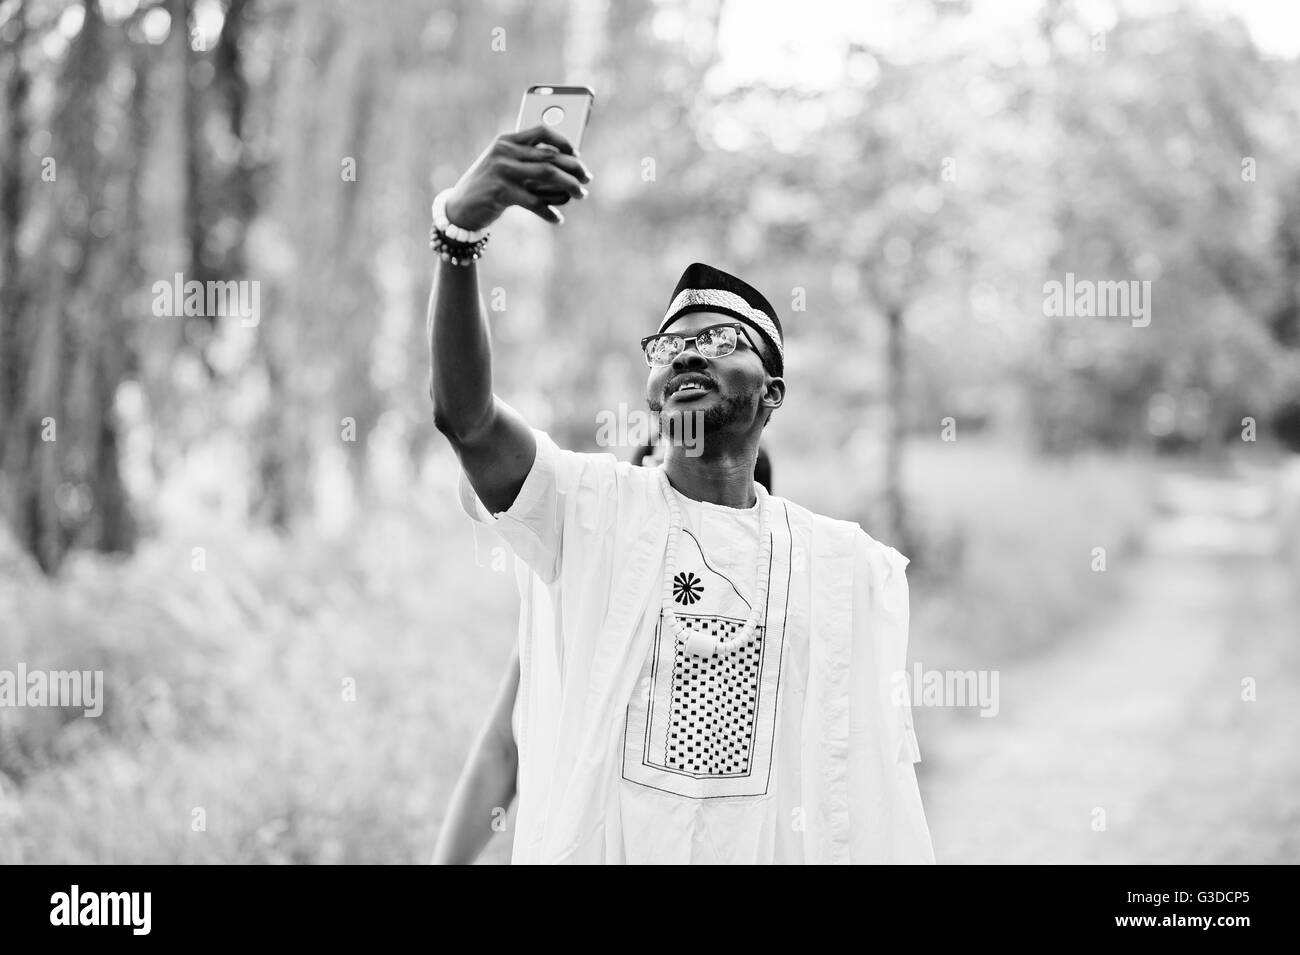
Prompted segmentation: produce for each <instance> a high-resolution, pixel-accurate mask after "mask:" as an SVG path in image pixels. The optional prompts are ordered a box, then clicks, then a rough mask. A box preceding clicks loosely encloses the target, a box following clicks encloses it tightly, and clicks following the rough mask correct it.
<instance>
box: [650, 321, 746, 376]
mask: <svg viewBox="0 0 1300 955" xmlns="http://www.w3.org/2000/svg"><path fill="white" fill-rule="evenodd" d="M741 335H744V336H745V341H746V342H748V343H749V347H750V349H751V350H753V351H758V349H757V348H754V340H753V339H752V338H750V337H749V332H747V331H745V326H744V325H742V324H741V323H740V322H723V323H721V324H718V325H710V326H709V327H708V328H701V329H700V330H699V331H698V332H696V333H695V334H694V335H674V334H672V333H666V334H662V335H647V336H646V337H645V338H643V339H641V351H642V352H643V353H644V354H645V363H646V364H647V365H649V366H650V367H651V368H661V367H663V366H664V365H668V364H671V363H672V361H673V359H674V358H676V357H677V356H678V355H680V354H681V353H682V352H684V351H685V350H686V345H687V343H688V342H694V343H695V350H696V351H698V352H699V353H700V354H701V355H703V356H704V357H705V358H723V357H725V356H727V355H730V354H731V353H732V352H734V351H735V350H736V345H737V343H739V341H740V336H741Z"/></svg>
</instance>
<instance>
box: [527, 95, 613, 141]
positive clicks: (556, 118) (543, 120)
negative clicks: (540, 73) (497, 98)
mask: <svg viewBox="0 0 1300 955" xmlns="http://www.w3.org/2000/svg"><path fill="white" fill-rule="evenodd" d="M595 101H596V94H595V93H594V92H592V89H591V87H590V86H530V87H528V89H527V90H526V91H525V92H524V101H523V102H522V103H521V104H520V106H519V121H518V122H517V123H515V132H519V131H520V130H521V129H529V128H531V127H533V126H550V127H552V128H554V129H555V130H556V131H557V132H560V133H562V134H563V135H564V136H565V138H566V139H568V140H569V142H571V143H573V151H574V152H578V151H579V150H580V149H581V148H582V134H583V133H584V132H586V130H587V120H588V119H590V118H591V106H592V104H593V103H594V102H595Z"/></svg>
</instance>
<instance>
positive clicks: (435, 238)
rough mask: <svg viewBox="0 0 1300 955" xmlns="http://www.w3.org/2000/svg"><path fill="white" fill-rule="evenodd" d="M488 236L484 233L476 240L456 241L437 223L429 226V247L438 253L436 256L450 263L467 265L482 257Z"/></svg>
mask: <svg viewBox="0 0 1300 955" xmlns="http://www.w3.org/2000/svg"><path fill="white" fill-rule="evenodd" d="M488 238H489V237H488V236H486V235H485V236H483V238H481V239H479V240H478V241H477V242H458V241H456V240H455V239H453V238H451V237H450V236H448V235H447V233H445V232H443V231H442V230H441V229H439V228H438V226H437V225H433V226H430V227H429V248H430V249H432V250H433V251H434V252H437V253H438V258H440V259H442V260H443V261H444V262H448V263H450V264H452V265H469V264H470V263H472V262H475V261H477V260H478V259H480V258H482V257H483V248H484V246H486V245H487V243H488Z"/></svg>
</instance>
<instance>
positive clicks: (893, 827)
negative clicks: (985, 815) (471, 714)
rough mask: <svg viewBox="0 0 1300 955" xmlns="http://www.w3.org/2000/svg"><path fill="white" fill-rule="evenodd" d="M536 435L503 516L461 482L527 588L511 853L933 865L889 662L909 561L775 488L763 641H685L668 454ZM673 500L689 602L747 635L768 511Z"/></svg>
mask: <svg viewBox="0 0 1300 955" xmlns="http://www.w3.org/2000/svg"><path fill="white" fill-rule="evenodd" d="M533 434H534V436H535V437H536V440H537V457H536V460H535V461H534V463H533V467H532V470H531V471H530V472H529V474H528V477H527V478H526V480H525V481H524V484H523V487H522V488H521V489H520V492H519V495H518V497H517V498H516V499H515V502H514V504H513V505H512V506H511V507H510V508H509V510H507V511H503V512H501V513H500V514H498V515H495V516H493V515H491V514H489V513H488V512H487V510H486V508H484V506H483V504H482V503H481V502H480V501H479V500H478V498H477V497H476V496H475V494H474V492H473V490H472V488H471V487H470V485H469V483H468V481H467V480H466V478H465V476H464V475H463V474H462V475H461V479H460V500H461V504H462V506H463V507H464V509H465V511H466V512H467V513H468V514H469V515H470V516H471V517H472V518H473V519H474V520H475V521H477V522H479V526H480V527H483V528H491V529H492V530H493V531H495V532H496V533H497V534H499V535H500V537H501V538H502V539H503V540H504V541H505V542H506V544H507V545H508V546H509V547H510V548H511V549H512V551H513V552H514V554H515V556H516V565H515V571H516V575H515V576H516V582H517V583H518V586H519V592H520V596H521V598H522V606H521V610H520V625H519V667H520V682H519V696H518V700H517V704H516V712H515V725H516V735H517V741H518V745H519V787H518V791H519V807H518V814H517V817H516V832H515V841H514V855H513V861H514V862H515V863H559V862H568V863H847V862H854V863H862V862H899V863H932V862H933V861H934V851H933V849H932V847H931V843H930V834H929V829H928V827H927V825H926V821H925V815H924V812H923V810H922V807H921V798H920V793H919V791H918V788H917V783H916V773H915V770H914V767H913V763H914V762H916V761H918V760H919V759H920V752H919V749H918V747H917V744H916V737H915V734H914V732H913V729H912V719H911V707H910V704H909V702H908V701H907V699H906V695H905V692H903V691H901V687H903V686H904V685H905V683H904V682H903V681H900V680H897V679H894V678H892V677H893V675H894V674H897V673H902V672H904V671H905V657H906V652H907V635H908V589H907V578H906V574H905V568H906V567H907V564H908V559H907V558H906V557H904V556H902V555H901V554H900V553H898V551H896V550H894V549H893V548H892V547H888V546H886V545H884V544H881V543H879V542H878V541H876V540H874V539H872V538H871V537H870V536H868V535H867V534H866V533H865V532H864V531H863V530H862V529H861V528H860V527H859V526H858V525H857V524H853V523H849V522H847V521H838V520H833V519H831V518H827V517H823V516H821V515H817V514H813V513H812V512H810V511H808V510H806V509H805V508H802V507H800V506H799V505H797V504H794V503H792V502H790V501H786V500H784V499H782V498H780V497H775V496H772V497H768V498H767V500H768V501H769V505H770V525H771V534H772V544H773V546H772V560H771V565H770V567H769V568H767V574H768V594H767V603H766V607H765V608H764V612H763V615H762V617H761V619H760V627H759V629H758V632H757V636H756V638H755V639H754V640H753V641H752V642H751V644H750V645H749V646H748V647H745V648H742V649H740V650H733V651H731V652H730V653H727V654H723V655H721V656H719V657H714V658H708V659H705V658H700V657H696V656H690V655H685V654H684V653H683V650H682V646H681V644H680V642H679V641H677V640H676V639H675V638H674V637H673V636H672V634H671V631H670V630H669V629H667V628H664V627H662V626H661V623H662V611H661V604H662V600H663V596H662V593H661V591H662V588H663V582H664V560H665V550H666V545H667V540H668V527H669V520H668V508H667V505H666V503H665V501H664V499H663V496H662V490H661V485H660V481H661V476H660V470H661V469H659V468H653V469H652V468H641V467H637V466H634V465H632V464H630V463H627V462H620V461H618V460H616V459H615V457H614V456H613V455H612V454H584V453H577V452H573V451H566V450H562V449H560V448H559V447H557V446H556V445H555V443H554V442H553V441H552V440H551V439H550V437H549V436H548V435H547V434H546V433H545V432H542V431H537V430H534V432H533ZM755 488H756V491H757V493H758V494H760V495H764V496H765V492H764V491H763V489H762V488H761V486H759V485H757V484H756V485H755ZM673 493H674V494H675V493H676V492H673ZM677 499H678V501H679V504H680V505H681V507H682V511H683V522H684V527H683V535H682V542H681V546H680V549H679V554H678V566H677V567H675V568H674V587H673V593H674V597H673V599H674V600H675V603H674V609H675V610H676V612H677V615H678V618H679V619H680V620H681V621H682V622H683V623H684V624H685V625H686V626H687V627H689V628H701V627H708V628H711V629H713V630H715V631H721V632H723V633H724V635H725V634H726V633H734V632H736V631H737V630H738V629H739V627H740V626H741V625H742V624H743V622H744V619H745V618H746V617H747V616H748V614H749V610H750V607H751V606H752V604H751V603H750V601H751V600H753V599H754V598H755V596H756V594H757V593H758V587H757V581H756V579H755V574H756V569H757V568H756V563H757V558H758V553H759V546H758V527H759V522H758V505H755V506H754V507H752V508H749V509H737V508H727V507H722V506H719V505H714V504H709V503H707V502H699V501H692V500H690V499H688V498H685V497H683V496H681V495H677Z"/></svg>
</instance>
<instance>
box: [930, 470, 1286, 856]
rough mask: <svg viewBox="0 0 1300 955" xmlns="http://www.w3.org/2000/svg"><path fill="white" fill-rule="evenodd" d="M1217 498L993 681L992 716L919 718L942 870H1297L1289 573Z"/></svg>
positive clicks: (1169, 530) (1158, 537)
mask: <svg viewBox="0 0 1300 955" xmlns="http://www.w3.org/2000/svg"><path fill="white" fill-rule="evenodd" d="M1238 490H1239V491H1240V493H1241V494H1247V493H1249V491H1248V490H1247V489H1245V488H1244V486H1243V487H1241V488H1239V489H1238ZM1217 491H1218V496H1217V497H1215V498H1214V500H1215V501H1216V502H1217V503H1215V504H1213V505H1207V504H1206V503H1205V499H1201V498H1196V496H1195V495H1193V500H1192V501H1191V503H1190V505H1188V504H1187V502H1186V501H1184V502H1183V503H1182V505H1180V507H1181V509H1182V510H1181V513H1174V514H1171V515H1169V516H1167V517H1166V518H1165V519H1163V520H1162V521H1161V522H1159V523H1158V524H1157V525H1156V526H1155V527H1153V528H1152V530H1151V534H1150V536H1149V543H1150V545H1151V547H1150V549H1149V553H1148V556H1146V557H1145V558H1143V559H1142V561H1141V562H1140V563H1137V564H1134V565H1130V566H1128V567H1125V568H1117V567H1114V566H1112V568H1111V570H1110V572H1112V573H1123V574H1124V575H1125V581H1126V583H1125V587H1124V595H1123V597H1122V599H1121V600H1119V601H1118V602H1117V603H1116V604H1115V606H1114V607H1113V608H1112V609H1110V610H1109V611H1108V612H1106V613H1104V614H1102V615H1100V616H1099V617H1098V618H1097V620H1096V621H1095V622H1094V623H1093V624H1092V625H1090V626H1089V627H1088V628H1087V629H1086V630H1083V631H1081V632H1078V633H1075V634H1072V635H1071V636H1070V637H1069V638H1068V639H1067V640H1066V641H1064V643H1063V645H1062V647H1061V648H1060V649H1059V650H1057V651H1055V652H1053V653H1052V654H1050V655H1047V656H1044V657H1039V658H1036V659H1032V660H1027V661H1024V662H1023V663H1021V664H1017V665H1016V666H1015V667H1014V668H1012V669H1004V670H1003V671H1002V672H1001V675H1000V680H1001V686H1000V691H1001V693H1000V696H1001V712H1000V714H999V715H998V716H997V717H996V718H992V719H980V718H978V717H977V716H975V715H974V714H973V713H962V714H960V718H957V714H944V716H945V717H948V718H946V719H945V720H943V721H942V722H938V721H935V720H928V721H925V722H923V719H922V718H923V717H929V716H932V714H929V713H924V714H918V730H919V731H921V732H922V733H923V739H924V738H925V737H928V745H927V746H926V748H925V755H926V762H927V764H929V765H928V766H927V767H926V769H925V771H924V774H923V776H922V781H921V785H922V792H923V795H924V797H925V801H926V807H927V814H928V816H929V819H930V824H931V830H932V833H933V836H934V842H935V851H936V855H937V857H938V859H939V861H940V862H941V863H976V862H1007V863H1014V862H1030V863H1056V862H1059V863H1075V862H1082V863H1172V862H1210V863H1229V862H1238V863H1263V862H1275V863H1276V862H1288V863H1295V862H1300V689H1298V687H1300V567H1298V566H1297V565H1296V564H1294V563H1289V562H1288V561H1286V560H1285V559H1283V558H1282V557H1281V556H1279V555H1278V552H1277V549H1276V545H1277V543H1278V538H1277V535H1278V530H1277V526H1276V524H1275V523H1274V524H1267V523H1265V521H1262V520H1260V519H1259V515H1248V519H1243V518H1242V515H1241V514H1240V513H1237V514H1236V516H1235V517H1234V516H1233V513H1234V507H1235V505H1233V503H1232V501H1231V500H1230V499H1231V494H1229V495H1228V497H1227V498H1225V497H1223V495H1222V491H1223V488H1222V487H1218V488H1217ZM1174 496H1175V497H1177V495H1176V494H1175V495H1174ZM1238 503H1240V501H1238ZM1236 510H1237V511H1240V510H1242V509H1241V508H1236ZM1245 510H1249V507H1246V508H1245ZM1215 511H1217V512H1218V513H1212V512H1215ZM1247 677H1249V678H1253V679H1254V681H1255V685H1256V696H1257V699H1256V700H1255V701H1254V702H1246V701H1244V700H1243V699H1242V681H1243V679H1244V678H1247ZM927 724H928V725H927ZM927 729H928V732H927ZM1099 809H1100V810H1104V814H1105V815H1104V823H1105V828H1104V830H1102V831H1097V830H1096V829H1095V828H1094V826H1095V824H1096V822H1097V820H1099V819H1100V818H1101V817H1100V815H1099V814H1098V813H1097V810H1099Z"/></svg>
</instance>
